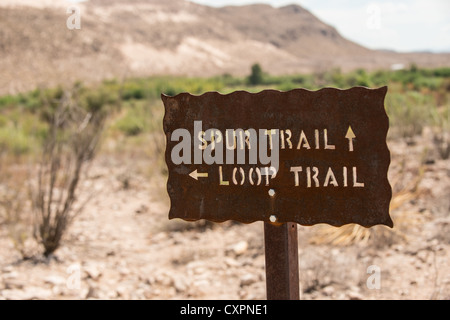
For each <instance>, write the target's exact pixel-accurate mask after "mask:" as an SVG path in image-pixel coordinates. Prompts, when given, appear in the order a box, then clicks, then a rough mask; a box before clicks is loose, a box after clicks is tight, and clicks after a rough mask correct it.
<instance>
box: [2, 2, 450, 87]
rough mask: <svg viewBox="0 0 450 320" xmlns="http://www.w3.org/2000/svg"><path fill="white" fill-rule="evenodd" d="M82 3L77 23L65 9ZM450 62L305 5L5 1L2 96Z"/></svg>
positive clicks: (433, 64) (431, 65)
mask: <svg viewBox="0 0 450 320" xmlns="http://www.w3.org/2000/svg"><path fill="white" fill-rule="evenodd" d="M70 6H77V7H79V8H80V9H81V29H80V30H69V29H68V28H67V27H66V20H67V19H68V18H69V16H70V15H71V14H70V12H69V13H67V8H69V7H70ZM256 62H258V63H260V64H261V65H262V67H263V69H264V70H266V71H268V72H269V73H271V74H287V73H301V72H319V71H325V70H328V69H330V68H335V67H339V68H341V70H343V71H348V70H352V69H355V68H367V69H376V68H384V69H387V68H390V67H391V65H396V66H399V65H402V64H403V65H405V66H408V65H409V64H411V63H413V62H414V63H416V64H417V65H419V66H424V67H437V66H443V65H446V66H449V65H450V54H431V53H412V54H404V53H402V54H400V53H396V52H390V51H374V50H369V49H367V48H364V47H362V46H360V45H358V44H356V43H354V42H351V41H349V40H347V39H345V38H343V37H342V36H341V35H340V34H339V33H338V32H337V31H336V29H334V28H333V27H331V26H329V25H327V24H325V23H323V22H322V21H320V20H319V19H317V18H316V17H315V16H314V15H312V14H311V13H310V12H309V11H307V10H305V9H304V8H302V7H300V6H298V5H289V6H285V7H281V8H273V7H271V6H268V5H249V6H242V7H240V6H228V7H223V8H212V7H207V6H202V5H199V4H194V3H191V2H188V1H183V0H170V1H167V0H147V1H144V0H90V1H87V2H82V3H77V4H74V3H71V2H64V1H49V0H1V2H0V70H1V73H0V94H4V93H13V92H18V91H24V90H29V89H33V88H35V87H36V86H53V85H56V84H59V83H71V82H73V81H76V80H82V81H84V82H96V81H100V80H102V79H105V78H119V79H121V78H124V77H135V76H149V75H187V76H211V75H217V74H224V73H230V74H235V75H244V74H248V73H249V70H250V66H251V65H252V64H253V63H256Z"/></svg>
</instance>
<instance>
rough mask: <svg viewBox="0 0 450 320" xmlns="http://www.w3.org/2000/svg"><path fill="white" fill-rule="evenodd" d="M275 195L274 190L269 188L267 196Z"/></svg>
mask: <svg viewBox="0 0 450 320" xmlns="http://www.w3.org/2000/svg"><path fill="white" fill-rule="evenodd" d="M274 195H275V190H273V189H270V190H269V196H271V197H273V196H274Z"/></svg>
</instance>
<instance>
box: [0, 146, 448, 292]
mask: <svg viewBox="0 0 450 320" xmlns="http://www.w3.org/2000/svg"><path fill="white" fill-rule="evenodd" d="M425 142H426V141H425ZM425 142H424V141H421V140H419V141H418V142H417V143H416V144H415V145H413V146H408V145H406V144H403V143H393V142H392V143H390V149H391V152H392V159H393V163H392V165H391V169H390V179H391V181H392V182H393V181H394V180H396V181H399V182H397V183H396V184H395V186H394V191H396V194H397V195H398V194H399V193H398V191H399V190H402V189H403V190H406V187H404V186H406V185H408V184H410V182H411V181H414V180H415V179H416V178H417V177H418V172H419V171H418V168H419V166H420V163H424V165H422V166H421V168H422V169H423V171H422V172H423V175H422V176H421V178H420V180H418V181H419V184H418V190H417V193H414V195H413V196H412V197H406V199H407V201H397V200H398V196H396V197H397V198H396V199H397V200H396V201H397V202H398V203H400V204H401V205H400V207H399V208H398V209H396V210H393V212H392V213H391V214H392V216H393V219H394V223H395V224H396V227H395V228H394V232H388V231H386V229H384V228H375V229H373V230H372V231H371V238H370V239H369V241H367V243H362V242H357V243H353V244H351V245H347V246H339V245H333V244H327V243H322V244H311V242H312V240H314V239H315V240H316V242H317V239H319V240H320V239H321V237H322V238H323V232H324V229H326V231H328V232H329V231H330V228H326V227H324V226H315V227H299V233H298V234H299V263H300V282H301V283H300V285H301V299H450V276H449V275H450V272H449V271H450V267H449V266H450V263H449V258H450V251H449V248H450V236H449V234H450V217H449V211H450V197H449V195H450V179H449V176H450V160H448V159H447V160H442V159H439V158H438V157H437V156H436V155H435V154H434V153H433V152H429V153H428V154H427V155H426V156H425V157H424V156H423V151H424V149H425V145H426V144H425ZM131 158H133V159H134V160H133V161H131V160H129V159H130V157H122V158H121V157H107V156H100V157H99V158H97V159H96V161H95V163H94V166H93V167H92V169H91V171H90V173H89V178H88V179H87V180H86V182H85V183H84V184H83V186H82V190H84V191H82V192H84V193H87V192H89V193H90V192H96V193H97V194H96V196H95V198H94V199H93V200H91V202H90V203H89V205H88V206H86V207H85V209H84V210H83V211H82V212H81V214H80V215H79V216H78V217H77V218H76V220H75V222H74V224H73V225H72V226H71V228H70V230H69V231H68V233H67V235H66V237H65V238H64V241H63V244H62V246H61V248H60V249H59V250H58V251H57V252H56V255H55V256H54V257H52V258H50V259H44V258H39V257H36V258H35V259H31V260H27V261H23V260H22V259H21V256H20V255H19V254H18V253H17V251H16V250H14V248H13V245H12V242H11V241H10V238H9V237H8V236H7V228H6V227H5V226H0V233H1V237H0V299H265V271H264V248H263V225H262V223H254V224H250V225H242V224H236V223H231V222H228V223H223V224H210V223H208V224H199V223H187V222H182V221H169V220H168V219H167V212H168V207H169V201H168V197H167V195H166V192H165V178H164V177H163V176H162V175H160V174H152V175H151V177H149V174H148V173H145V172H148V171H146V170H145V169H144V170H143V168H146V167H149V166H150V167H151V166H155V163H152V162H150V161H149V160H145V159H140V160H139V158H137V157H131ZM153 172H158V170H154V171H153ZM400 172H402V175H401V177H402V179H400V180H397V179H396V177H397V176H398V175H399V174H400ZM80 197H82V195H81V196H80ZM332 230H337V229H336V228H332ZM373 265H375V266H377V267H378V268H379V269H378V270H379V271H380V272H381V273H380V278H379V279H380V288H379V289H369V288H368V285H367V283H368V281H369V284H370V283H372V284H373V283H374V282H371V279H373V278H370V276H371V275H372V274H370V273H368V268H369V267H370V266H373Z"/></svg>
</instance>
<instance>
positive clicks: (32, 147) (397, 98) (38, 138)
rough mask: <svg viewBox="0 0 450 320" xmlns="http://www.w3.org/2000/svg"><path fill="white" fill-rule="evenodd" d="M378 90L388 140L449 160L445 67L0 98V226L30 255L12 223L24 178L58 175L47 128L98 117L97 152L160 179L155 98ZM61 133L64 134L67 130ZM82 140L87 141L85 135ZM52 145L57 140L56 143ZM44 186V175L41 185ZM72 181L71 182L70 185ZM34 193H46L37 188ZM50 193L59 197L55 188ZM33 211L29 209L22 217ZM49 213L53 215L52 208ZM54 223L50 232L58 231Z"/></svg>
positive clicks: (145, 82)
mask: <svg viewBox="0 0 450 320" xmlns="http://www.w3.org/2000/svg"><path fill="white" fill-rule="evenodd" d="M385 85H387V86H388V87H389V91H388V94H387V97H386V101H385V106H386V111H387V113H388V115H389V118H390V131H389V136H388V139H390V140H392V139H395V140H403V141H404V142H405V143H407V144H409V145H410V144H414V143H415V139H416V137H418V136H420V135H421V134H422V133H423V130H424V129H425V128H428V129H430V130H429V132H431V134H432V135H433V139H432V140H433V141H434V146H431V148H434V149H435V150H437V151H436V154H439V156H440V157H441V158H443V159H448V158H449V156H450V68H448V67H447V68H439V69H420V68H418V67H417V66H415V65H411V66H410V67H409V68H407V69H403V70H396V71H385V70H379V71H374V72H367V71H365V70H362V69H360V70H356V71H354V72H351V73H342V72H341V71H340V70H339V69H334V70H330V71H328V72H323V73H316V74H298V75H289V76H273V75H270V74H267V73H265V72H264V70H262V68H261V67H260V65H258V64H254V65H253V66H252V68H251V70H249V75H248V76H247V77H234V76H231V75H229V74H224V75H222V76H217V77H214V78H183V77H166V76H165V77H149V78H139V79H127V80H123V81H120V80H117V79H111V80H107V81H104V82H102V83H101V84H97V85H85V84H83V83H81V82H77V83H75V84H74V85H73V86H72V87H71V88H63V87H57V88H50V89H49V88H45V89H44V88H37V89H35V90H33V91H31V92H27V93H20V94H17V95H7V96H2V97H0V173H1V179H0V187H1V188H2V190H0V191H2V192H1V194H2V198H1V199H0V224H1V223H9V224H11V225H12V226H14V227H12V228H10V230H12V234H11V238H12V239H13V241H14V242H15V245H16V247H17V248H18V249H19V251H21V252H22V255H23V257H24V258H26V257H28V256H30V254H29V253H27V252H26V251H25V249H24V248H25V245H24V242H25V241H26V240H27V239H28V238H29V234H31V233H33V232H34V233H36V230H34V231H33V230H31V229H30V228H32V227H30V226H33V223H30V222H27V224H26V226H28V227H26V228H24V227H20V228H19V227H17V226H18V223H17V222H18V221H29V218H26V219H24V218H23V214H24V213H23V212H24V211H26V209H24V207H26V205H27V199H26V198H27V197H28V200H29V203H30V204H29V206H30V207H33V206H34V205H33V203H34V202H36V201H35V200H33V188H32V183H31V184H30V183H28V182H29V181H33V179H36V178H33V177H34V176H36V175H34V176H33V174H30V172H33V171H34V172H36V171H37V170H38V169H37V168H39V167H41V168H43V167H45V165H50V168H51V170H58V168H57V166H56V165H53V166H52V163H59V162H60V161H61V160H59V159H57V158H55V157H53V158H52V157H51V155H48V154H47V155H46V154H45V150H46V148H45V146H46V145H48V143H49V137H51V133H52V132H54V130H55V126H58V127H57V129H58V130H60V131H58V132H61V136H62V137H64V136H66V137H67V136H70V135H73V134H77V135H79V134H80V132H81V131H82V130H81V131H80V128H83V129H84V128H85V127H86V126H88V127H89V125H90V121H91V120H92V119H91V116H92V115H95V114H99V112H101V115H102V117H103V116H104V120H102V125H101V126H98V125H96V124H95V123H93V124H92V125H91V129H90V130H94V128H97V127H98V130H99V131H100V130H101V131H102V132H101V138H98V136H99V135H98V134H97V133H95V135H94V136H95V139H100V142H101V143H100V144H99V146H100V147H99V148H100V149H99V152H100V154H103V155H113V156H117V155H123V156H125V157H130V158H133V159H135V158H136V157H140V158H141V159H144V158H145V159H147V160H149V161H152V163H153V164H154V165H152V166H151V168H147V169H145V170H148V171H145V170H144V171H145V172H144V173H145V174H154V173H157V174H159V175H161V174H163V175H165V174H167V171H166V170H167V169H166V166H165V163H164V156H163V153H164V149H165V136H164V133H163V129H162V120H163V116H164V108H163V104H162V102H161V99H160V95H161V93H164V94H167V95H172V96H173V95H176V94H178V93H181V92H190V93H192V94H202V93H204V92H207V91H219V92H221V93H224V94H226V93H230V92H233V91H236V90H247V91H249V92H259V91H261V90H264V89H276V90H282V91H288V90H292V89H295V88H306V89H309V90H317V89H320V88H323V87H337V88H341V89H346V88H351V87H354V86H365V87H370V88H377V87H381V86H385ZM68 97H69V98H68ZM69 105H70V106H72V107H71V109H70V110H74V108H76V110H78V111H77V114H80V115H81V116H79V118H80V123H77V122H73V121H75V120H76V119H75V117H74V115H73V114H70V113H69V115H68V116H67V113H68V112H69V111H67V110H69V109H67V108H66V107H64V106H69ZM64 108H66V109H64ZM70 112H72V111H70ZM58 114H63V115H64V117H66V118H67V119H71V120H70V121H72V122H70V123H71V125H70V128H69V126H65V125H64V123H58V122H57V121H56V120H55V119H57V115H58ZM66 118H65V119H66ZM102 119H103V118H102ZM65 121H66V122H67V121H69V120H65ZM103 122H104V123H103ZM67 123H68V122H67ZM69 129H70V130H72V131H68V130H69ZM52 130H53V131H52ZM90 134H91V136H92V135H93V133H90ZM53 136H54V134H53ZM80 137H83V138H82V139H91V138H89V135H88V136H86V137H87V138H86V137H84V136H82V135H80ZM53 139H55V137H53ZM66 140H67V141H71V140H70V139H66ZM56 141H65V140H64V139H63V140H61V139H60V138H58V137H56ZM71 143H72V145H68V146H61V150H63V149H64V148H65V149H67V150H69V151H68V153H67V155H68V156H67V157H68V158H67V159H69V160H70V157H75V160H76V157H79V150H77V147H76V145H77V144H74V143H73V141H72V142H71ZM86 143H90V142H89V141H87V142H86ZM96 143H97V141H95V144H96ZM70 148H72V149H70ZM47 149H48V148H47ZM65 149H64V150H65ZM70 150H72V151H70ZM43 154H44V156H43ZM83 157H85V158H83V162H88V161H89V160H91V158H93V157H94V154H93V153H92V154H90V155H89V156H88V157H87V156H83ZM46 158H49V159H51V160H49V162H48V163H47V164H45V163H44V164H43V163H42V159H46ZM75 160H73V161H75ZM52 161H53V162H52ZM71 161H72V160H71ZM21 164H22V165H24V168H28V169H23V168H22V169H21V170H19V169H17V166H20V165H21ZM55 166H56V167H55ZM80 166H81V164H80ZM30 168H31V169H30ZM27 170H28V172H26V171H27ZM51 170H50V171H51ZM79 174H80V172H79ZM67 175H68V174H67V173H64V172H62V173H58V172H57V171H55V176H58V177H61V178H60V179H61V182H60V183H53V185H50V186H48V188H56V189H57V188H60V189H63V188H62V187H61V186H62V185H64V184H65V183H67V181H66V180H67ZM51 180H52V179H51V177H50V180H49V181H50V182H51ZM125 180H126V179H125ZM125 180H124V186H125V182H126V181H125ZM27 181H28V182H27ZM77 183H78V179H77V180H76V183H75V186H76V184H77ZM35 184H36V183H35ZM55 185H56V186H55ZM42 188H43V189H45V188H46V187H45V186H41V189H42ZM3 189H5V190H6V191H5V190H3ZM74 191H75V190H69V191H66V193H67V192H69V195H70V196H71V197H72V199H68V200H67V201H68V202H69V205H72V202H74V200H75V199H76V194H75V192H74ZM395 191H396V190H394V192H395ZM36 192H38V193H39V192H40V191H39V190H38V191H36V190H34V193H36ZM55 192H56V193H58V194H63V191H61V190H59V191H55ZM71 193H73V194H71ZM40 194H41V198H42V199H41V201H40V203H45V202H46V201H47V202H51V201H52V200H51V198H50V199H48V198H46V199H44V198H45V195H42V192H41V193H40ZM50 194H51V192H50ZM411 194H412V193H411ZM27 195H29V196H27ZM50 197H51V196H50ZM42 207H43V206H42ZM47 207H48V208H47V209H46V210H47V212H48V214H49V215H50V211H51V210H50V209H52V208H50V205H48V206H47ZM38 209H39V208H38ZM41 209H42V210H43V209H45V208H41ZM65 209H67V208H65ZM33 210H36V208H34V209H33V208H32V209H31V210H30V211H33ZM42 210H41V211H42ZM54 210H56V211H55V212H56V213H58V212H60V211H58V209H57V208H56V209H54ZM71 218H72V217H70V219H71ZM65 219H68V218H67V217H66V218H65ZM44 222H45V223H47V224H48V223H49V222H48V221H43V222H42V221H41V223H40V225H41V226H42V224H43V223H44ZM57 222H58V221H56V222H55V223H56V225H55V227H54V228H59V226H58V223H57ZM22 225H23V224H22ZM38 227H39V226H38ZM34 228H35V227H34ZM351 228H353V227H351ZM352 233H354V232H353V231H352ZM27 234H28V236H27ZM363 236H364V235H363ZM45 237H46V235H45V234H42V232H41V234H40V235H39V236H38V237H37V238H40V239H41V240H40V241H41V242H42V239H44V238H45ZM58 241H59V238H58ZM52 246H54V247H55V250H56V248H57V247H58V245H57V244H52ZM51 251H52V250H48V248H45V252H47V254H51Z"/></svg>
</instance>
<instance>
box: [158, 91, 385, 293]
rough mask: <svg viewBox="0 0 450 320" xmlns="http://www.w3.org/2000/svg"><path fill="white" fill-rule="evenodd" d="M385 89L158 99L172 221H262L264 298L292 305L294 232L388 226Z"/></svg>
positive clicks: (295, 266)
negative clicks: (320, 226)
mask: <svg viewBox="0 0 450 320" xmlns="http://www.w3.org/2000/svg"><path fill="white" fill-rule="evenodd" d="M386 93H387V87H382V88H379V89H368V88H363V87H355V88H351V89H348V90H340V89H334V88H324V89H321V90H318V91H309V90H305V89H295V90H292V91H289V92H280V91H275V90H265V91H262V92H260V93H256V94H252V93H248V92H244V91H237V92H233V93H231V94H228V95H222V94H220V93H217V92H208V93H205V94H203V95H201V96H194V95H191V94H189V93H182V94H179V95H177V96H175V97H168V96H165V95H162V100H163V102H164V106H165V116H164V123H163V126H164V132H165V134H166V141H167V144H166V145H167V147H166V153H165V158H166V163H167V166H168V169H169V177H168V181H167V190H168V193H169V196H170V200H171V207H170V212H169V218H170V219H174V218H181V219H184V220H187V221H196V220H200V219H206V220H209V221H214V222H223V221H227V220H234V221H239V222H243V223H252V222H255V221H264V222H265V228H264V234H265V251H266V276H267V279H266V282H267V297H268V298H269V299H298V296H299V293H298V292H299V290H298V252H297V224H301V225H305V226H311V225H314V224H318V223H327V224H330V225H333V226H336V227H339V226H342V225H344V224H348V223H357V224H360V225H361V226H364V227H371V226H374V225H378V224H383V225H386V226H389V227H393V223H392V220H391V218H390V216H389V203H390V201H391V197H392V190H391V186H390V184H389V181H388V178H387V172H388V168H389V164H390V153H389V149H388V147H387V144H386V135H387V132H388V128H389V120H388V117H387V115H386V112H385V109H384V98H385V96H386Z"/></svg>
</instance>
